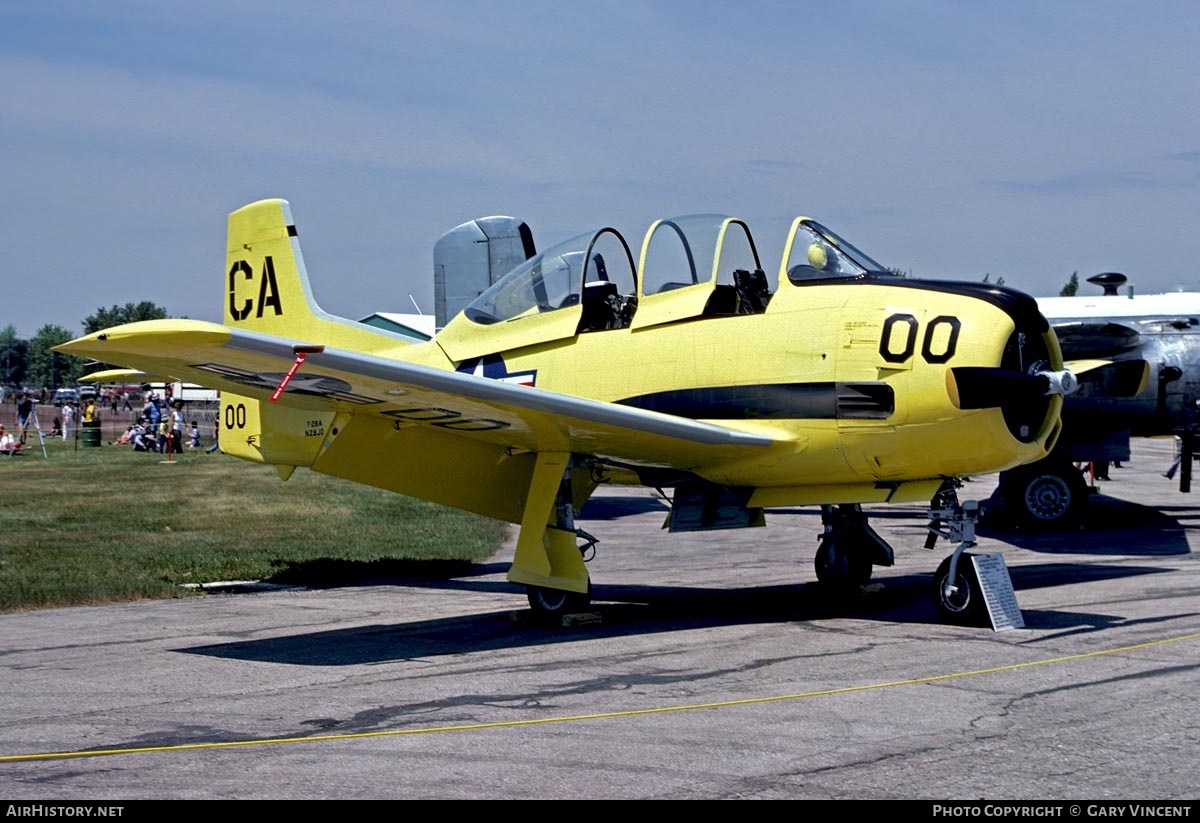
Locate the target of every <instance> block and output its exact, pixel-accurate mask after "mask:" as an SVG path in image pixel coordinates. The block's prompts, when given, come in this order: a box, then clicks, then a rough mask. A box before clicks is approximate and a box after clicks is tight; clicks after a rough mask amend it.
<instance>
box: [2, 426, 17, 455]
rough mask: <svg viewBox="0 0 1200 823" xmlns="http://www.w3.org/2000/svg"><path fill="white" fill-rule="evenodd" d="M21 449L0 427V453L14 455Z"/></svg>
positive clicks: (14, 439)
mask: <svg viewBox="0 0 1200 823" xmlns="http://www.w3.org/2000/svg"><path fill="white" fill-rule="evenodd" d="M20 448H21V443H20V441H18V440H17V438H15V437H13V436H12V435H11V434H9V433H8V432H7V431H5V430H4V426H0V452H6V453H8V454H14V453H15V452H17V451H18V450H19V449H20Z"/></svg>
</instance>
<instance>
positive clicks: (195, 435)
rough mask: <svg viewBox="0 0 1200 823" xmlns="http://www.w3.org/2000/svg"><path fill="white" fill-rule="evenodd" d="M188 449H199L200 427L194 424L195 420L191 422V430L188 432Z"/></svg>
mask: <svg viewBox="0 0 1200 823" xmlns="http://www.w3.org/2000/svg"><path fill="white" fill-rule="evenodd" d="M188 448H189V449H198V448H200V427H199V426H198V425H197V424H196V421H195V420H193V421H192V430H191V431H190V432H188Z"/></svg>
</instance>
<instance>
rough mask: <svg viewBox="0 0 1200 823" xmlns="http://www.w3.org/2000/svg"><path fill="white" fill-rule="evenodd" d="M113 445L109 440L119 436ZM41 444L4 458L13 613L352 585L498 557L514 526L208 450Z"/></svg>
mask: <svg viewBox="0 0 1200 823" xmlns="http://www.w3.org/2000/svg"><path fill="white" fill-rule="evenodd" d="M107 436H108V435H107V433H106V437H107ZM46 451H47V455H48V457H46V458H43V456H42V450H41V444H40V442H39V440H38V438H37V436H36V434H34V433H31V434H30V436H29V441H28V444H27V447H26V449H25V453H23V454H19V455H17V456H16V457H11V458H10V457H8V456H7V455H2V454H0V499H2V503H0V535H2V537H0V612H4V611H17V610H23V609H35V608H46V607H53V606H68V605H82V604H95V603H107V602H114V601H128V600H140V599H147V598H169V597H189V596H195V595H196V590H195V589H194V588H187V587H185V585H184V584H197V583H208V582H214V581H226V580H262V581H269V582H276V583H290V584H298V585H307V586H327V585H341V584H347V583H355V582H365V581H368V580H372V579H385V578H387V577H394V576H397V575H402V574H411V573H427V574H430V573H431V574H436V573H439V572H440V573H443V574H444V573H446V572H448V571H452V570H461V568H462V567H463V566H464V565H466V564H470V563H475V562H479V561H481V560H485V559H487V558H488V557H490V556H492V555H493V554H495V553H496V551H497V550H498V549H499V547H500V545H501V543H502V542H503V540H504V538H505V536H506V534H507V529H506V524H503V523H499V522H497V521H493V520H488V519H485V518H481V517H477V516H474V515H470V514H465V513H462V512H458V511H455V510H452V509H447V508H444V507H442V506H437V505H434V504H431V503H426V502H423V501H420V500H414V499H412V498H409V497H404V496H401V495H397V494H393V493H391V492H385V491H381V490H379V489H373V488H369V487H366V486H361V485H358V484H355V483H351V482H349V481H345V480H340V479H338V478H333V477H326V476H324V475H319V474H315V473H313V472H310V471H308V470H305V469H297V470H296V472H295V474H294V475H293V476H292V478H291V479H290V480H288V481H287V482H284V481H281V480H280V479H279V475H278V474H276V472H275V469H274V468H272V467H269V466H258V465H255V464H252V463H247V462H245V461H242V460H238V459H236V458H233V457H229V456H227V455H224V454H221V453H220V452H214V453H212V454H206V453H205V452H204V451H203V450H188V451H186V452H185V453H184V454H182V455H175V456H174V457H173V459H172V461H171V462H170V463H167V462H165V461H166V457H165V455H158V454H148V453H145V452H134V451H133V450H132V449H131V448H130V447H128V446H113V445H110V444H109V442H108V440H107V439H106V440H105V441H104V443H103V445H101V446H100V447H99V448H80V446H79V443H78V442H77V441H63V440H61V439H51V438H49V437H47V438H46Z"/></svg>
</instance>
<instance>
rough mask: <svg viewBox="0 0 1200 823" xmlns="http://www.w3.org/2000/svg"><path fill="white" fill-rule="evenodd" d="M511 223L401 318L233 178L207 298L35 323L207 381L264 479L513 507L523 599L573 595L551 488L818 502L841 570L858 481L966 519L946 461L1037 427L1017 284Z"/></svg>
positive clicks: (1051, 395)
mask: <svg viewBox="0 0 1200 823" xmlns="http://www.w3.org/2000/svg"><path fill="white" fill-rule="evenodd" d="M464 225H467V224H464ZM520 229H521V231H520V233H519V236H520V237H521V238H523V241H524V242H523V243H521V244H519V245H520V246H521V253H520V254H518V255H517V260H516V262H517V265H516V266H515V267H514V268H512V269H511V271H508V273H507V274H504V275H503V276H499V275H497V276H496V278H495V282H494V283H492V284H491V285H490V286H487V287H486V288H485V289H483V290H482V293H478V294H477V296H476V297H475V298H474V299H473V300H471V301H470V302H469V303H468V304H466V306H465V308H463V309H462V310H461V311H458V312H457V313H456V314H455V315H454V316H453V317H452V318H450V319H449V320H448V322H447V323H446V324H445V326H444V328H442V329H441V330H440V331H439V332H438V333H437V334H436V336H435V337H434V338H433V339H432V340H430V341H428V342H419V343H413V342H411V340H406V339H405V338H402V337H401V336H399V335H397V334H393V333H390V332H387V331H383V330H380V329H377V328H374V327H372V326H368V325H365V324H363V323H360V322H355V321H352V320H348V319H344V318H339V317H335V316H332V315H330V314H328V313H326V312H324V311H322V310H321V309H320V308H319V307H318V306H317V305H316V303H315V301H314V300H313V297H312V292H311V290H310V287H309V280H308V275H307V272H306V269H305V266H304V262H303V259H302V257H301V253H300V245H299V241H298V235H297V231H296V227H295V223H294V222H293V219H292V213H291V209H290V207H289V205H288V203H287V202H286V201H284V200H279V199H271V200H261V201H258V202H255V203H252V204H250V205H247V206H245V207H243V208H241V209H239V210H237V211H235V212H233V213H232V214H231V215H230V218H229V235H228V244H227V249H228V251H227V258H226V264H225V269H224V272H223V275H222V281H223V291H224V304H225V309H224V323H223V324H217V323H209V322H204V321H196V320H182V319H175V320H154V321H144V322H137V323H130V324H127V325H122V326H117V327H114V328H110V329H105V330H103V331H100V332H96V333H94V334H90V335H87V336H85V337H82V338H79V339H77V340H73V341H71V342H69V343H65V344H63V345H62V346H60V347H59V349H60V350H61V351H66V352H70V353H72V354H76V355H80V356H84V357H90V358H94V359H95V360H97V361H100V362H103V363H106V364H113V365H120V366H123V367H127V368H133V369H140V370H142V371H144V372H147V373H150V374H155V375H163V376H170V377H171V378H173V379H176V380H183V381H187V382H191V383H196V384H199V385H202V386H207V387H210V388H216V389H220V391H221V411H220V419H221V430H220V444H221V449H222V450H223V451H224V452H226V453H228V454H231V455H234V456H237V457H240V458H244V459H246V460H250V461H254V462H259V463H268V464H273V465H275V466H276V467H277V468H278V471H279V473H280V475H281V476H282V477H283V478H284V479H287V478H288V477H289V476H290V474H291V473H292V471H294V469H295V467H297V466H300V467H306V468H309V469H311V470H313V471H316V472H321V473H325V474H329V475H334V476H337V477H343V478H348V479H350V480H353V481H357V482H360V483H365V484H369V485H372V486H377V487H381V488H384V489H390V490H392V491H395V492H398V493H402V494H406V495H411V496H414V497H419V498H423V499H425V500H430V501H434V502H436V503H441V504H445V505H448V506H453V507H456V508H459V509H464V510H467V511H471V512H476V513H478V514H481V515H485V516H488V517H492V518H496V519H499V520H503V521H507V522H510V523H514V524H518V525H519V527H520V531H519V533H518V536H517V542H516V548H515V552H514V557H513V562H512V565H511V567H510V569H509V572H508V579H509V581H511V582H513V583H515V584H518V585H521V586H524V587H525V589H526V592H527V595H528V601H529V604H530V607H531V608H532V609H533V611H534V612H535V613H536V614H537V615H538V616H540V617H558V616H560V615H562V614H564V613H566V612H569V611H572V610H577V609H579V608H581V607H583V606H585V605H586V604H587V603H588V602H590V599H591V580H590V576H589V572H588V566H587V565H586V563H585V556H587V552H585V549H587V548H588V547H589V545H590V543H591V542H592V541H591V540H588V539H586V538H587V536H586V535H581V530H578V529H577V528H576V525H575V512H576V511H578V510H579V508H580V507H581V506H582V505H583V504H584V503H585V502H586V501H587V500H588V498H589V496H590V495H591V494H592V493H593V492H594V491H595V489H596V488H597V487H598V486H599V485H600V484H603V483H614V484H639V485H644V486H648V487H651V488H658V489H660V490H661V489H669V490H670V493H669V497H670V502H671V510H670V512H669V514H668V522H669V525H670V528H671V530H673V531H688V530H699V529H710V528H736V527H745V526H758V525H763V523H764V521H765V518H764V514H763V512H764V509H769V508H771V507H782V506H805V505H812V506H819V507H820V510H821V514H822V521H823V526H824V528H823V533H822V534H821V535H820V536H819V544H818V548H817V552H816V560H815V564H816V575H817V578H818V580H819V581H820V582H821V583H822V584H824V585H828V586H830V587H835V588H841V587H845V588H846V589H847V590H854V591H857V589H858V587H859V586H861V585H862V584H865V583H866V582H867V581H868V580H869V578H870V576H871V573H872V567H873V566H875V565H883V566H887V565H891V564H892V563H893V560H894V556H893V552H892V549H891V547H890V546H889V545H888V544H887V543H886V542H885V541H884V540H883V539H882V538H881V537H880V536H879V535H878V534H877V533H876V532H875V531H874V530H873V529H872V528H871V527H870V525H869V524H868V522H867V517H866V515H865V513H864V511H863V509H862V506H863V504H877V503H889V502H890V503H897V502H904V503H911V502H923V503H931V504H932V509H933V511H934V513H935V519H934V520H933V521H931V526H930V536H931V538H932V541H936V539H937V537H938V536H939V535H940V536H943V537H961V536H962V535H964V534H970V535H972V536H973V525H972V520H971V518H972V516H973V515H972V511H971V510H970V509H969V507H968V506H965V505H962V504H959V503H958V501H957V496H956V494H955V493H954V488H955V485H954V481H955V480H956V479H959V478H962V477H965V476H970V475H979V474H986V473H991V472H998V471H1000V470H1003V469H1007V468H1011V467H1013V466H1017V465H1020V464H1023V463H1027V462H1029V461H1032V460H1036V459H1038V458H1041V457H1044V456H1045V455H1046V454H1047V453H1048V451H1049V450H1050V449H1051V447H1052V446H1053V445H1054V440H1055V438H1056V437H1057V435H1058V432H1059V429H1060V425H1061V423H1060V419H1059V414H1060V409H1061V406H1062V395H1063V394H1064V393H1067V392H1069V391H1070V390H1071V389H1072V387H1073V385H1074V382H1075V378H1074V375H1073V374H1072V372H1071V371H1069V370H1067V369H1066V368H1064V364H1063V361H1062V355H1061V353H1060V350H1059V345H1058V342H1057V339H1056V337H1055V335H1054V333H1053V331H1052V330H1051V328H1050V326H1049V325H1048V324H1047V322H1046V320H1045V318H1044V317H1043V316H1042V314H1041V313H1040V312H1039V310H1038V307H1037V303H1036V301H1035V300H1034V299H1033V298H1032V297H1030V296H1028V295H1026V294H1023V293H1021V292H1018V291H1015V290H1012V289H1009V288H1006V287H1003V286H999V285H994V284H989V283H966V282H949V281H935V280H917V279H913V278H908V277H903V276H899V275H897V274H895V273H892V272H889V271H888V270H887V269H885V268H884V267H883V266H881V265H879V264H878V263H876V262H875V261H873V260H872V259H871V258H869V257H868V256H866V255H865V254H863V253H862V252H861V251H859V250H858V249H857V248H855V247H854V246H852V245H850V244H849V243H848V242H846V241H845V240H843V239H842V238H841V237H839V236H838V235H836V234H835V233H834V232H832V231H830V230H829V229H827V228H825V227H824V226H822V225H820V224H819V223H817V222H816V221H814V220H811V219H808V218H796V219H795V220H794V221H793V222H792V224H791V227H790V230H789V234H788V237H787V239H786V243H785V246H784V251H783V256H782V260H781V263H780V266H779V269H778V273H777V275H776V276H774V277H771V278H768V276H767V275H766V274H765V273H764V270H763V266H762V263H761V261H760V259H759V254H758V250H757V247H756V245H755V243H754V240H753V238H752V236H751V233H750V229H749V227H748V226H747V225H746V224H745V223H744V222H743V221H741V220H738V219H735V218H732V217H726V216H721V215H691V216H688V217H682V218H675V219H663V220H658V221H656V222H655V223H653V224H652V225H651V226H650V228H649V229H648V231H647V232H646V235H645V237H644V240H643V242H642V245H641V248H640V252H639V254H638V256H637V257H636V258H635V257H634V254H633V253H632V252H631V250H630V246H629V245H628V243H627V242H626V240H625V239H624V238H623V237H622V235H621V234H620V233H619V232H618V231H616V230H615V229H612V228H603V229H600V230H598V231H593V232H589V233H586V234H582V235H580V236H578V237H575V238H573V239H571V240H568V241H566V242H564V243H562V244H559V245H557V246H555V247H553V248H551V249H548V250H546V251H543V252H541V253H535V249H534V247H533V243H532V238H531V235H530V234H529V233H528V230H527V229H526V228H525V226H524V224H521V225H520ZM477 291H478V290H477ZM664 494H667V493H664ZM938 524H940V525H938ZM947 524H949V525H947ZM956 524H957V525H956ZM581 541H583V542H582V543H581ZM932 541H927V544H931V542H932ZM969 544H970V541H969V540H964V541H963V542H962V543H961V544H960V545H959V547H958V548H957V549H956V550H955V552H954V553H953V554H952V555H950V556H949V557H947V558H946V560H945V561H944V562H943V563H942V564H941V566H940V568H939V569H938V571H937V573H936V574H935V589H936V600H937V603H938V606H939V609H940V610H941V612H942V614H943V616H944V617H946V618H948V619H955V618H959V617H962V616H964V615H968V614H973V615H975V616H976V617H977V616H978V614H979V609H980V605H981V601H982V593H981V591H980V589H979V582H978V579H977V578H976V577H975V575H974V571H973V569H972V568H971V564H970V563H966V562H962V563H960V562H959V560H960V559H962V558H963V555H962V550H963V548H964V547H967V546H969Z"/></svg>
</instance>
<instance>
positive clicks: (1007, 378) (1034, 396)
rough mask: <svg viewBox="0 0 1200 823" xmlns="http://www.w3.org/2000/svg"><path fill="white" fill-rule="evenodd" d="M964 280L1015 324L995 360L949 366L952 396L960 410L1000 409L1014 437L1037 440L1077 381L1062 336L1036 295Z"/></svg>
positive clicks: (949, 383) (948, 383)
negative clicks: (1066, 366)
mask: <svg viewBox="0 0 1200 823" xmlns="http://www.w3.org/2000/svg"><path fill="white" fill-rule="evenodd" d="M964 285H965V286H966V288H965V291H967V292H968V293H969V294H971V295H972V296H974V297H977V298H978V299H980V300H984V301H985V302H988V303H991V304H992V305H994V306H997V307H998V308H1000V309H1002V310H1003V311H1004V312H1005V313H1006V314H1007V315H1008V316H1009V317H1010V318H1011V319H1012V322H1013V327H1014V328H1013V331H1012V333H1011V334H1010V335H1009V337H1008V340H1007V341H1006V343H1005V345H1004V348H1003V351H1002V352H1001V353H1000V356H999V362H998V363H996V365H988V366H956V367H952V368H950V369H948V370H947V372H946V389H947V391H948V392H949V394H950V399H951V401H952V402H953V403H954V405H955V406H956V407H958V408H960V409H986V408H999V409H1000V410H1001V412H1002V413H1003V415H1004V422H1005V424H1006V425H1007V427H1008V430H1009V431H1010V432H1011V433H1012V435H1013V437H1014V438H1016V439H1017V440H1018V441H1020V442H1022V443H1032V442H1034V441H1035V440H1038V439H1039V438H1041V437H1043V436H1045V435H1046V434H1047V433H1048V431H1049V429H1050V427H1052V426H1053V425H1054V424H1055V422H1056V421H1057V419H1058V414H1059V411H1060V409H1061V406H1062V403H1061V400H1060V398H1061V397H1062V396H1063V395H1065V394H1070V393H1071V392H1072V391H1074V390H1075V388H1076V386H1077V385H1078V381H1077V380H1076V378H1075V375H1073V374H1072V373H1071V372H1069V371H1067V370H1066V369H1064V368H1063V364H1062V354H1061V352H1060V350H1059V348H1058V340H1057V338H1056V337H1055V336H1054V331H1053V330H1052V329H1051V328H1050V324H1049V323H1048V322H1047V321H1046V318H1045V317H1044V316H1042V313H1041V312H1040V311H1039V310H1038V306H1037V301H1036V300H1035V299H1034V298H1033V297H1030V296H1029V295H1027V294H1025V293H1023V292H1019V291H1016V290H1014V289H1009V288H1005V287H1003V286H995V285H989V284H964Z"/></svg>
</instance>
